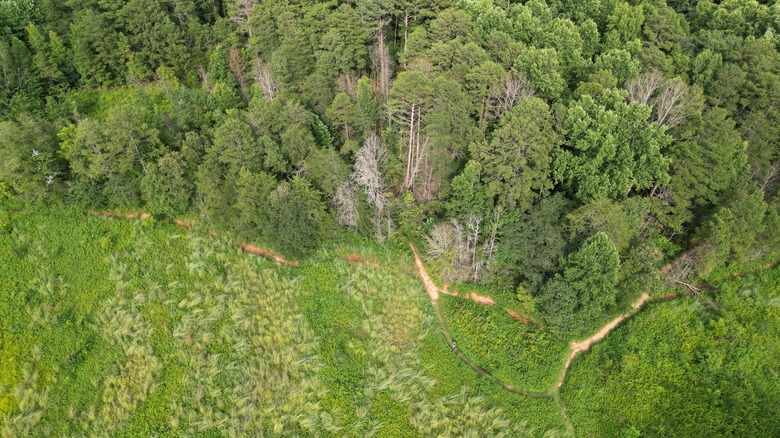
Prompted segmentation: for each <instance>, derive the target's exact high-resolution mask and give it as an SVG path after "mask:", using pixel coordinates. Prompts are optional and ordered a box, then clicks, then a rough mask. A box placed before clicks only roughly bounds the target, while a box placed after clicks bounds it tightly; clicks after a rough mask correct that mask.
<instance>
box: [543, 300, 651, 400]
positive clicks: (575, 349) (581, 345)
mask: <svg viewBox="0 0 780 438" xmlns="http://www.w3.org/2000/svg"><path fill="white" fill-rule="evenodd" d="M649 299H650V295H649V294H647V293H644V294H642V296H641V297H640V298H639V299H638V300H636V301H635V302H634V303H633V304H632V305H631V307H632V309H633V310H632V311H631V312H629V313H624V314H623V315H620V316H618V317H617V318H615V319H613V320H612V321H610V322H609V323H607V325H605V326H604V327H602V328H601V330H599V331H598V333H596V334H594V335H593V336H591V337H589V338H588V339H585V340H583V341H580V342H572V343H571V345H570V347H571V354H570V355H569V359H568V360H567V361H566V366H564V367H563V373H562V375H561V377H560V379H559V380H558V387H559V388H560V387H561V385H563V380H564V378H565V377H566V371H567V370H568V369H569V366H570V365H571V363H572V361H573V360H574V358H575V357H577V355H578V354H580V353H582V352H585V351H588V349H589V348H590V346H591V345H593V344H595V343H596V342H598V341H600V340H602V339H604V338H605V337H606V336H607V334H609V332H611V331H612V330H613V329H614V328H615V327H617V326H618V324H620V323H621V322H623V320H625V319H626V318H628V317H630V316H631V315H633V314H634V313H636V312H637V310H639V309H641V308H642V306H644V305H645V303H646V302H647V300H649Z"/></svg>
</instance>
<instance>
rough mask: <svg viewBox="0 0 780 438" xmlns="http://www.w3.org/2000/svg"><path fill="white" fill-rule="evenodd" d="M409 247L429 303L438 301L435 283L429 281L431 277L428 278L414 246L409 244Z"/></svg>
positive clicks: (437, 290) (437, 289)
mask: <svg viewBox="0 0 780 438" xmlns="http://www.w3.org/2000/svg"><path fill="white" fill-rule="evenodd" d="M409 247H410V248H412V252H413V253H414V265H415V266H417V272H418V273H419V274H420V278H421V279H422V282H423V285H425V291H426V292H428V296H429V297H430V298H431V301H434V302H435V301H436V300H438V299H439V288H438V287H437V286H436V283H434V282H433V280H431V277H429V276H428V271H426V270H425V266H423V264H422V260H420V255H419V254H417V250H416V249H414V245H412V244H411V243H409Z"/></svg>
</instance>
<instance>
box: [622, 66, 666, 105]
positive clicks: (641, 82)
mask: <svg viewBox="0 0 780 438" xmlns="http://www.w3.org/2000/svg"><path fill="white" fill-rule="evenodd" d="M663 82H664V75H663V74H661V72H659V71H651V72H646V73H642V74H641V75H639V76H638V77H636V78H633V79H631V80H629V81H628V82H627V83H626V90H628V101H629V102H631V103H639V104H642V105H649V104H650V98H651V97H653V94H654V93H655V91H656V90H658V87H660V86H661V84H663Z"/></svg>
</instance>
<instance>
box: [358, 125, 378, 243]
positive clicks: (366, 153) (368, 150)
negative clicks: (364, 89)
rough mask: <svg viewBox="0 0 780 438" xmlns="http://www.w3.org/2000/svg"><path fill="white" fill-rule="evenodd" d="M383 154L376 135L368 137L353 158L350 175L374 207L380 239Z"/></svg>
mask: <svg viewBox="0 0 780 438" xmlns="http://www.w3.org/2000/svg"><path fill="white" fill-rule="evenodd" d="M385 154H386V152H385V150H384V148H383V147H382V142H381V141H380V140H379V137H378V136H377V135H376V134H371V135H369V136H368V137H367V138H366V140H365V141H364V142H363V147H361V148H360V150H359V151H358V154H357V157H355V170H354V172H353V173H352V181H354V182H355V184H357V185H358V186H360V187H361V188H362V189H363V192H364V193H365V194H366V201H368V204H369V205H371V206H372V207H374V210H375V214H376V217H375V225H376V234H377V236H378V237H381V234H382V228H381V227H382V215H383V213H384V209H385V195H384V182H383V178H382V170H381V169H382V164H383V163H384V160H385Z"/></svg>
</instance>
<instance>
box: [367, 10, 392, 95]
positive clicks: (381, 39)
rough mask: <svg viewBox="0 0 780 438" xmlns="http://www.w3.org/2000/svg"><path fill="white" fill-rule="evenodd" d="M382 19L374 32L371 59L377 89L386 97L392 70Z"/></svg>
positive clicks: (388, 91)
mask: <svg viewBox="0 0 780 438" xmlns="http://www.w3.org/2000/svg"><path fill="white" fill-rule="evenodd" d="M385 24H387V23H386V22H385V21H384V20H380V21H379V22H378V28H379V29H378V30H377V33H376V47H375V48H374V51H373V52H374V53H373V54H372V55H373V56H372V60H373V61H374V71H376V72H377V78H376V81H377V83H378V84H379V91H380V92H381V93H382V96H383V97H384V98H385V99H387V95H388V94H389V93H390V78H391V77H392V74H393V71H392V66H391V62H390V49H389V47H388V46H387V41H386V35H385Z"/></svg>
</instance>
